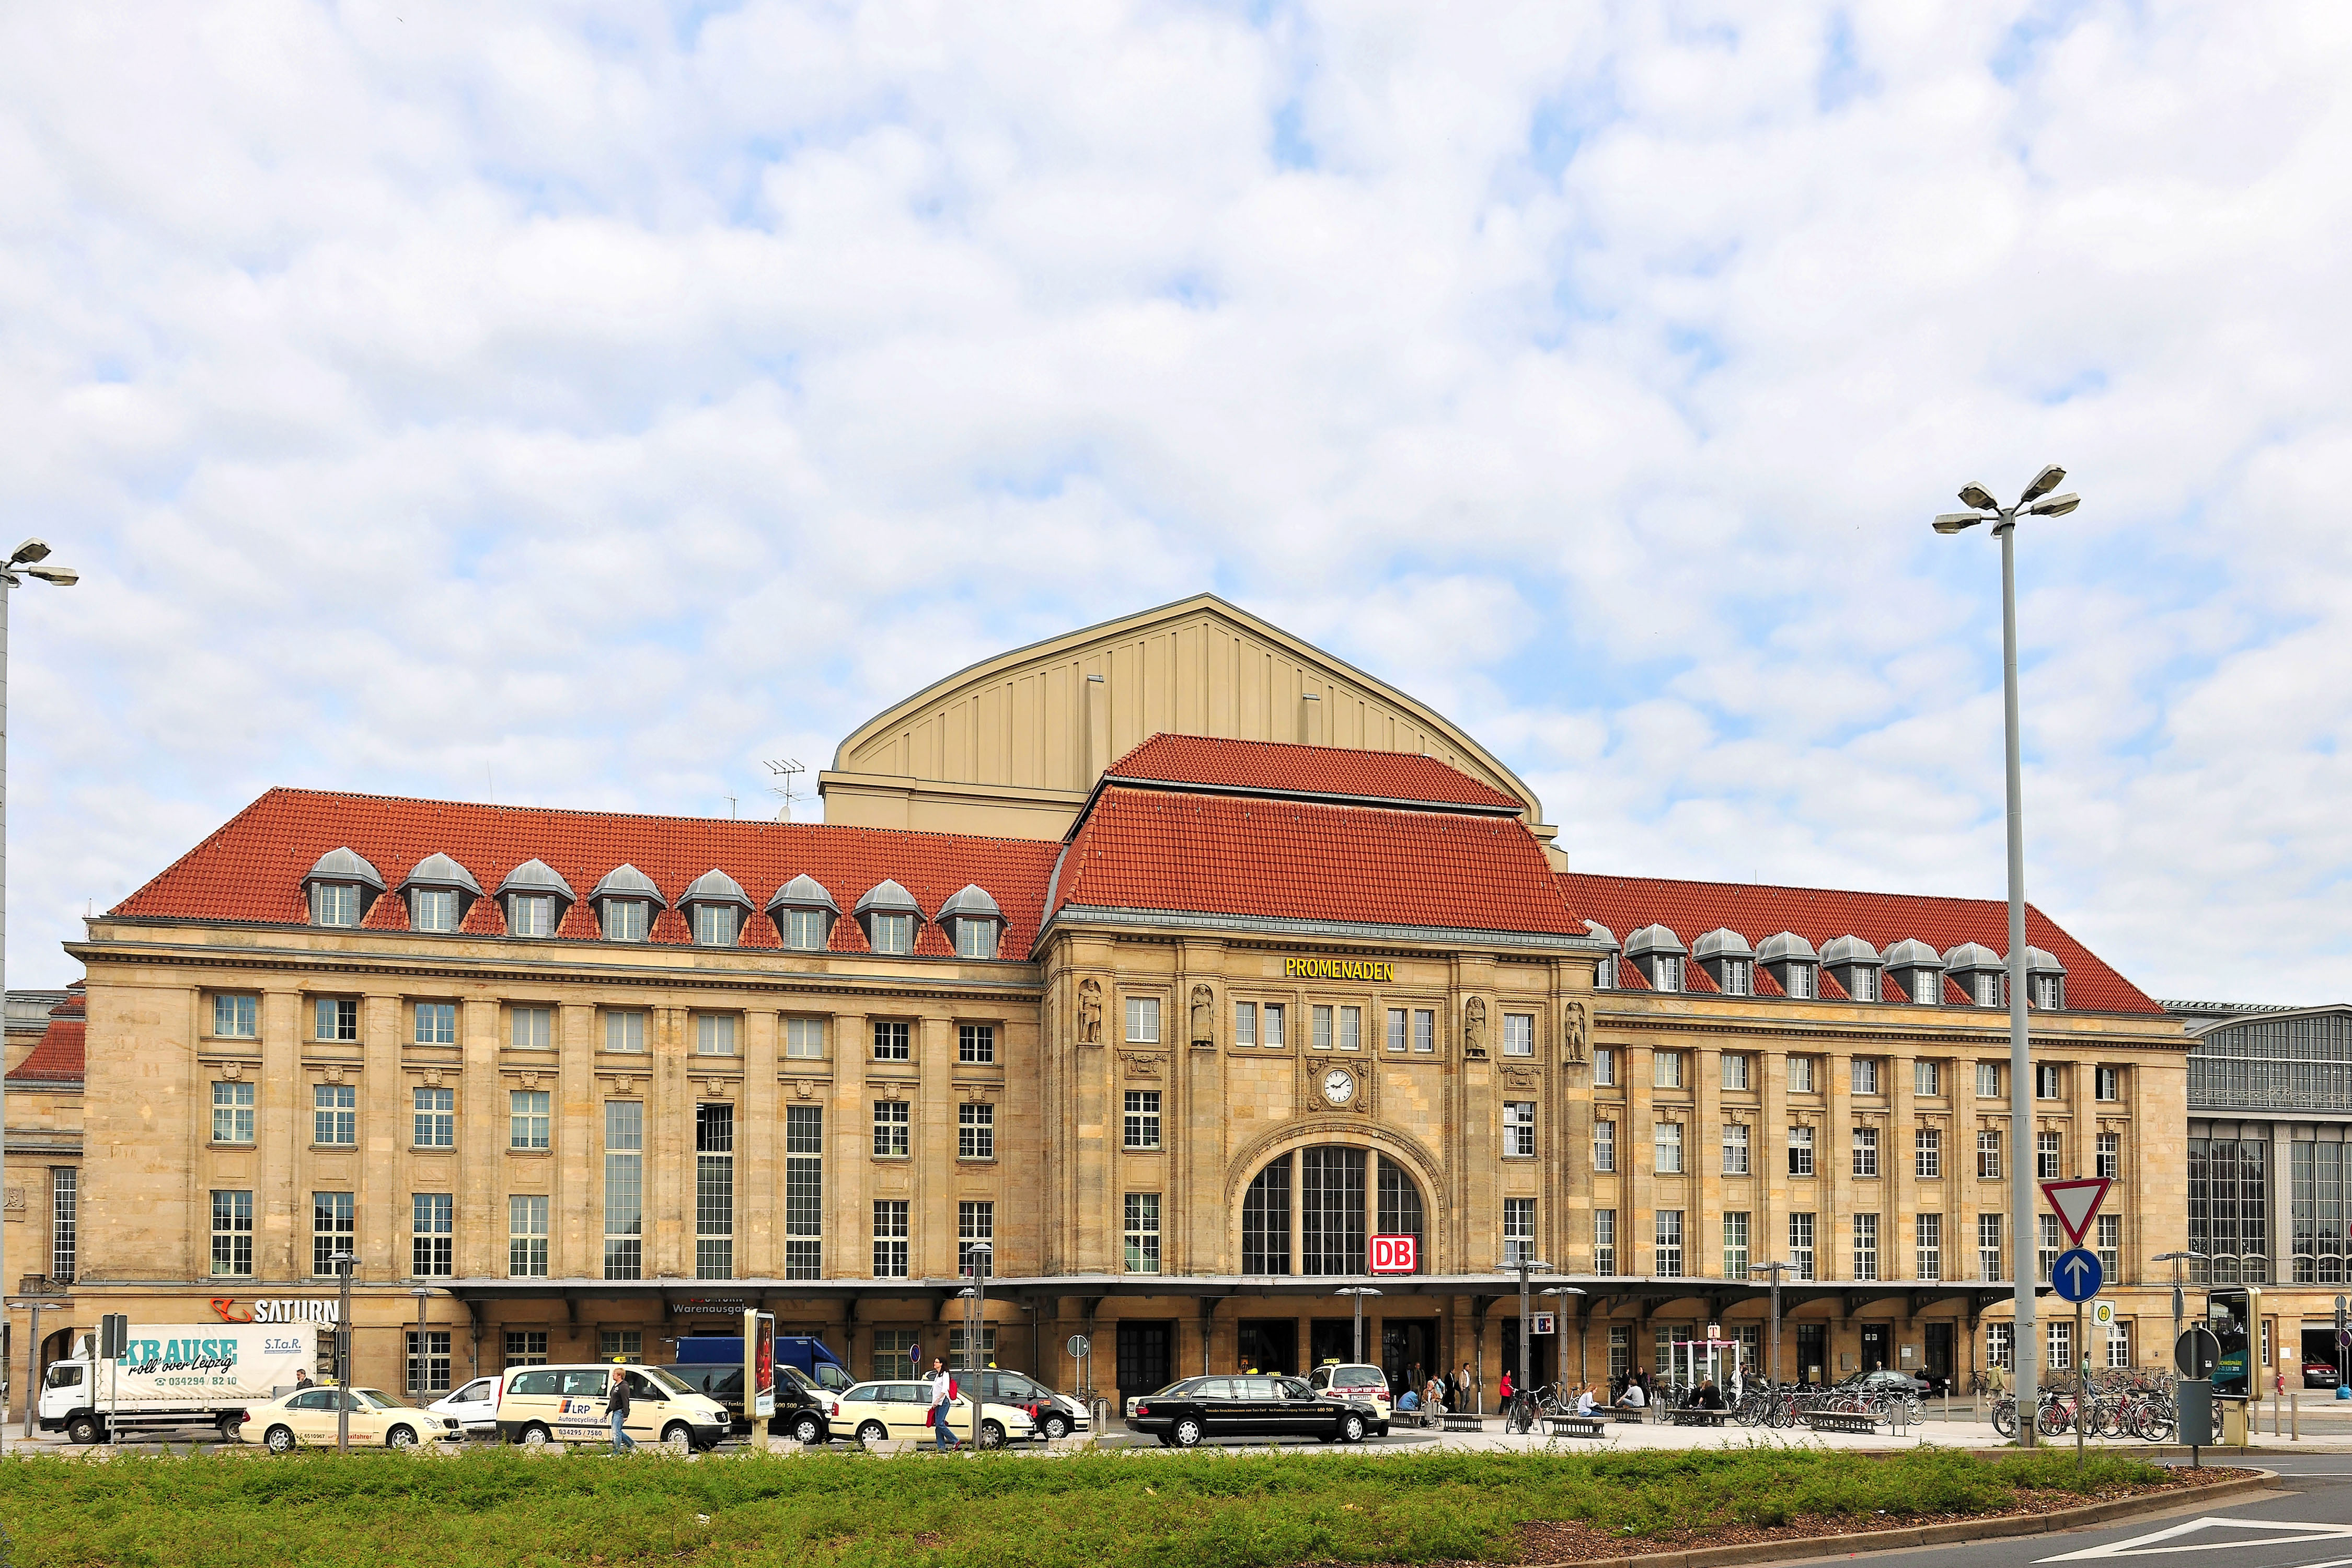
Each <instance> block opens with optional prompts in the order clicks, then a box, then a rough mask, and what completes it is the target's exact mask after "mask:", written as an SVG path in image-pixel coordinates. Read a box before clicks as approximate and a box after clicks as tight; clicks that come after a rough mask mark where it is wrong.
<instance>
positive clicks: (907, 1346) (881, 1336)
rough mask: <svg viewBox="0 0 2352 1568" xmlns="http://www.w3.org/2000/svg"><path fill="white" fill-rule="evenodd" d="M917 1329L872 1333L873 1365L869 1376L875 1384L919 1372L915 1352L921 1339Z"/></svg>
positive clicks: (882, 1330) (920, 1333)
mask: <svg viewBox="0 0 2352 1568" xmlns="http://www.w3.org/2000/svg"><path fill="white" fill-rule="evenodd" d="M922 1337H923V1336H922V1332H921V1331H919V1330H917V1329H877V1330H875V1331H874V1364H873V1366H872V1367H871V1368H870V1369H869V1374H870V1375H871V1376H872V1377H873V1378H874V1379H875V1381H877V1382H880V1381H882V1380H884V1379H887V1378H898V1377H906V1376H908V1374H909V1373H916V1372H919V1371H920V1370H921V1368H920V1367H919V1365H918V1364H917V1363H916V1361H915V1351H916V1349H917V1347H918V1345H919V1342H920V1341H921V1339H922Z"/></svg>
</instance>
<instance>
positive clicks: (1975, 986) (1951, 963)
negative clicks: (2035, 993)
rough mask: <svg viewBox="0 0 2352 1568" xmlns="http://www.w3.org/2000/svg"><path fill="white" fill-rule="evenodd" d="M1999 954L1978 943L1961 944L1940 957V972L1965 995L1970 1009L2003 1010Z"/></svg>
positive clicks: (2004, 1000)
mask: <svg viewBox="0 0 2352 1568" xmlns="http://www.w3.org/2000/svg"><path fill="white" fill-rule="evenodd" d="M2002 968H2003V964H2002V963H2001V957H2000V954H1999V953H1997V952H1994V951H1993V950H1992V949H1990V948H1989V947H1987V946H1985V945H1984V944H1983V943H1982V942H1962V943H1960V945H1959V946H1958V947H1956V948H1954V949H1952V951H1951V952H1948V953H1946V954H1944V972H1945V973H1947V974H1948V975H1950V976H1951V977H1952V979H1953V980H1954V981H1956V982H1957V983H1958V985H1959V987H1960V989H1961V990H1962V991H1963V992H1965V993H1966V994H1967V995H1968V998H1969V1005H1971V1006H1976V1007H2005V1006H2007V1005H2009V996H2008V987H2007V986H2006V985H2004V984H2002V979H2003V976H2002V973H2001V971H2002Z"/></svg>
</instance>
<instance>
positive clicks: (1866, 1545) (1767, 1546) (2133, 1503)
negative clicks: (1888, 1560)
mask: <svg viewBox="0 0 2352 1568" xmlns="http://www.w3.org/2000/svg"><path fill="white" fill-rule="evenodd" d="M2207 1452H2209V1453H2210V1452H2211V1450H2210V1449H2208V1450H2207ZM2278 1479H2279V1477H2278V1472H2277V1471H2275V1470H2258V1471H2256V1472H2255V1473H2254V1474H2252V1475H2251V1476H2244V1477H2242V1478H2240V1479H2236V1480H2231V1481H2221V1482H2218V1483H2216V1484H2214V1485H2212V1486H2210V1487H2199V1488H2196V1489H2194V1490H2192V1491H2189V1492H2186V1493H2183V1492H2179V1491H2168V1492H2158V1493H2157V1494H2155V1495H2154V1496H2152V1497H2136V1498H2117V1499H2116V1500H2113V1501H2111V1502H2095V1503H2085V1504H2084V1506H2082V1507H2081V1508H2069V1509H2061V1510H2058V1511H2057V1512H2055V1513H2033V1514H2025V1515H2022V1516H2013V1517H2011V1518H2007V1519H1987V1520H1960V1521H1954V1522H1952V1523H1949V1524H1927V1525H1920V1526H1917V1527H1916V1528H1914V1529H1910V1530H1871V1531H1861V1532H1860V1533H1857V1534H1853V1535H1814V1536H1807V1537H1804V1538H1803V1539H1801V1540H1793V1541H1758V1542H1749V1543H1748V1544H1746V1545H1741V1546H1701V1547H1696V1548H1694V1549H1693V1550H1691V1551H1687V1552H1648V1553H1645V1554H1643V1555H1642V1556H1638V1557H1591V1558H1582V1559H1579V1560H1578V1561H1577V1562H1575V1563H1573V1564H1572V1565H1568V1564H1562V1565H1560V1568H1727V1565H1728V1564H1734V1563H1795V1562H1801V1561H1802V1560H1804V1559H1806V1558H1811V1557H1843V1556H1847V1555H1850V1554H1852V1553H1854V1552H1900V1551H1904V1550H1906V1549H1907V1548H1910V1547H1916V1546H1950V1545H1954V1544H1957V1543H1958V1542H1963V1541H1998V1540H2001V1539H2004V1538H2007V1537H2009V1536H2015V1535H2053V1534H2056V1533H2057V1532H2059V1531H2067V1530H2079V1529H2081V1528H2082V1527H2083V1526H2084V1525H2086V1524H2105V1523H2106V1522H2108V1521H2111V1520H2117V1519H2129V1518H2131V1517H2132V1516H2133V1515H2135V1514H2139V1513H2158V1512H2162V1511H2164V1510H2168V1509H2176V1508H2179V1506H2181V1504H2182V1503H2183V1502H2185V1501H2189V1500H2192V1499H2193V1500H2196V1501H2199V1502H2203V1501H2205V1500H2215V1501H2219V1500H2221V1499H2224V1498H2234V1497H2242V1496H2243V1495H2245V1494H2246V1493H2248V1492H2260V1491H2269V1490H2271V1489H2273V1488H2274V1487H2275V1486H2276V1485H2277V1483H2278Z"/></svg>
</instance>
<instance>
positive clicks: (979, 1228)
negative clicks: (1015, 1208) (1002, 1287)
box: [956, 1200, 996, 1279]
mask: <svg viewBox="0 0 2352 1568" xmlns="http://www.w3.org/2000/svg"><path fill="white" fill-rule="evenodd" d="M981 1242H986V1243H987V1244H988V1250H987V1251H986V1252H985V1253H984V1254H983V1253H982V1252H980V1251H978V1250H977V1244H979V1243H981ZM995 1247H996V1205H994V1204H992V1203H989V1202H986V1201H984V1200H983V1201H982V1202H979V1203H971V1202H966V1203H960V1204H958V1205H956V1276H957V1278H959V1279H971V1276H972V1274H973V1273H974V1272H975V1271H977V1272H978V1273H979V1274H980V1276H981V1278H982V1279H989V1278H991V1277H992V1276H993V1275H994V1274H995V1273H996V1253H995Z"/></svg>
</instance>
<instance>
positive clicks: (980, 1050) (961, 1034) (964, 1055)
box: [956, 1024, 996, 1063]
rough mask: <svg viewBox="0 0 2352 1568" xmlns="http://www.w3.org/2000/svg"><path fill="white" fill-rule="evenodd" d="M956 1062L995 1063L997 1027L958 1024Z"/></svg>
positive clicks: (991, 1025)
mask: <svg viewBox="0 0 2352 1568" xmlns="http://www.w3.org/2000/svg"><path fill="white" fill-rule="evenodd" d="M956 1060H958V1061H960V1062H975V1063H990V1062H993V1061H995V1060H996V1026H995V1025H993V1024H958V1025H957V1026H956Z"/></svg>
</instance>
